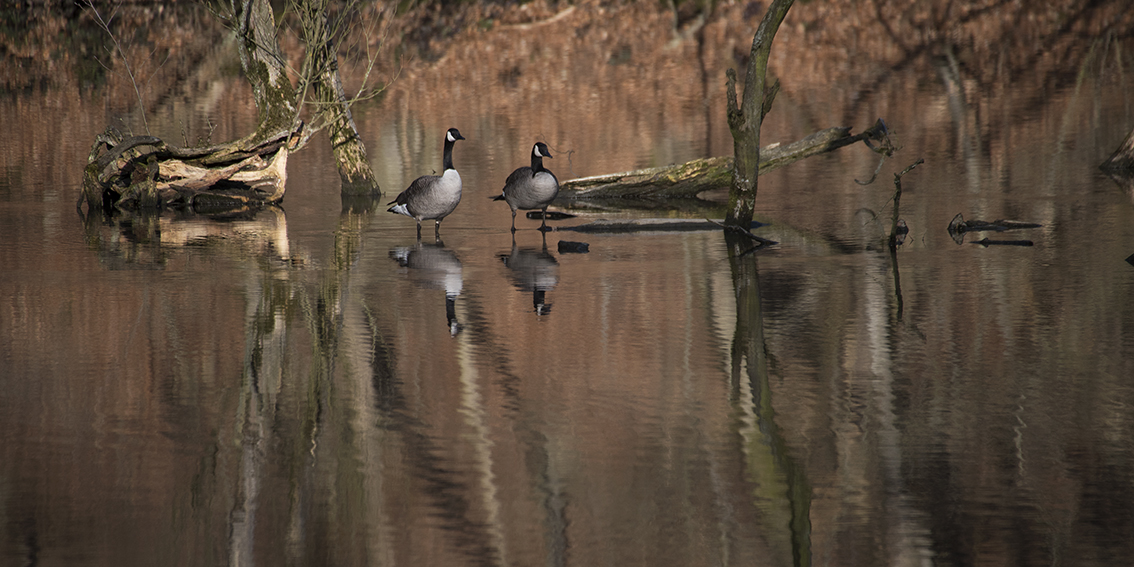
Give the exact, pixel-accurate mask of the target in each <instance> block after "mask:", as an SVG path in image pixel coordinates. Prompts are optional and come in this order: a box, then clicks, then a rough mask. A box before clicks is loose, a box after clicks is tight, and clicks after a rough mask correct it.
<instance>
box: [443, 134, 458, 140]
mask: <svg viewBox="0 0 1134 567" xmlns="http://www.w3.org/2000/svg"><path fill="white" fill-rule="evenodd" d="M445 139H446V140H449V141H450V142H456V141H457V139H456V138H454V137H453V133H452V132H445Z"/></svg>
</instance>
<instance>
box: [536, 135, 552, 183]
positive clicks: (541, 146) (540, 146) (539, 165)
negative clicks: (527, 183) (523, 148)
mask: <svg viewBox="0 0 1134 567" xmlns="http://www.w3.org/2000/svg"><path fill="white" fill-rule="evenodd" d="M550 157H551V152H550V151H548V149H547V144H545V143H543V142H536V144H535V145H534V146H532V175H535V174H536V173H539V172H541V171H545V170H544V168H543V158H550ZM553 159H554V158H553Z"/></svg>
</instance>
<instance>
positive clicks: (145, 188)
mask: <svg viewBox="0 0 1134 567" xmlns="http://www.w3.org/2000/svg"><path fill="white" fill-rule="evenodd" d="M301 126H302V125H301ZM301 129H302V128H299V129H297V130H296V131H294V132H291V131H288V130H283V131H280V132H277V133H275V134H273V135H269V136H265V137H264V140H263V141H261V142H255V141H251V140H238V141H235V142H230V143H228V144H222V145H219V146H212V147H207V148H179V147H176V146H170V145H168V144H166V143H165V142H164V141H162V140H161V139H160V138H155V137H153V136H134V137H130V138H124V137H123V136H122V135H121V134H120V133H118V132H117V131H116V130H113V129H110V130H107V132H105V133H103V134H100V135H99V136H98V137H97V138H96V139H95V143H94V146H93V147H92V148H91V153H90V156H89V158H88V162H87V166H86V168H85V169H84V172H83V192H82V194H81V195H80V198H79V202H78V205H79V206H81V205H82V204H83V203H84V202H85V203H86V204H87V207H88V209H91V210H94V209H101V210H104V211H108V210H111V209H114V208H121V209H126V210H157V209H161V208H164V207H175V206H186V207H191V208H194V209H195V210H201V209H209V210H218V209H244V208H248V207H256V206H260V205H263V204H271V203H278V202H280V201H281V200H283V196H284V191H285V189H286V185H287V158H288V155H289V153H290V151H291V150H292V149H293V148H294V145H295V142H296V141H297V140H298V138H299V135H300V130H301Z"/></svg>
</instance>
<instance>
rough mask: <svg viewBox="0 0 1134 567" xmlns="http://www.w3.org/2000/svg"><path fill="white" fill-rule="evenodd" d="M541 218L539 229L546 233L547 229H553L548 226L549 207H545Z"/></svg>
mask: <svg viewBox="0 0 1134 567" xmlns="http://www.w3.org/2000/svg"><path fill="white" fill-rule="evenodd" d="M539 218H540V223H539V231H540V232H543V233H546V232H547V231H549V230H551V229H550V228H547V207H544V208H543V212H542V213H540V215H539Z"/></svg>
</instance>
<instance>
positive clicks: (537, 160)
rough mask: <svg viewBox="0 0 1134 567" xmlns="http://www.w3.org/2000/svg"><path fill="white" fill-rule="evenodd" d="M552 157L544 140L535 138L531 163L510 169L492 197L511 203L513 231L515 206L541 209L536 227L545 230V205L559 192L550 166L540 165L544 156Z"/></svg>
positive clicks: (557, 182)
mask: <svg viewBox="0 0 1134 567" xmlns="http://www.w3.org/2000/svg"><path fill="white" fill-rule="evenodd" d="M545 157H546V158H549V157H551V152H549V151H548V150H547V144H544V143H543V142H536V144H535V145H534V146H532V166H531V167H521V168H519V169H517V170H516V171H513V172H512V174H511V175H509V176H508V179H507V180H506V181H505V182H504V190H503V191H502V192H501V194H500V195H498V196H496V197H493V199H492V200H494V201H507V202H508V206H509V207H512V232H516V210H517V209H523V210H525V211H527V210H532V209H541V210H542V211H543V215H541V216H540V217H541V219H542V221H543V222H541V223H540V225H539V229H540V230H541V231H546V230H547V219H546V218H543V217H546V216H547V206H548V205H550V204H551V202H552V201H554V200H555V196H556V195H558V194H559V180H558V179H556V178H555V174H554V173H552V172H551V171H550V170H549V169H547V168H545V167H543V158H545Z"/></svg>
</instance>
